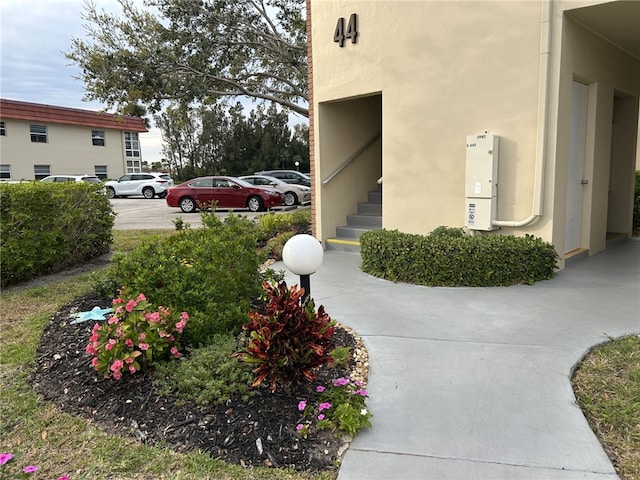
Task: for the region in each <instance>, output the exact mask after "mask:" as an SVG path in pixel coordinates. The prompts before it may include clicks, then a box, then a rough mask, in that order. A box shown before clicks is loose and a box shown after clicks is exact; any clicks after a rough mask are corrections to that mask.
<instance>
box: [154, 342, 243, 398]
mask: <svg viewBox="0 0 640 480" xmlns="http://www.w3.org/2000/svg"><path fill="white" fill-rule="evenodd" d="M238 348H239V344H238V341H237V340H236V339H235V338H234V337H233V336H231V335H216V336H214V337H213V340H212V344H211V345H209V346H206V347H202V348H198V349H196V350H193V351H192V352H191V353H190V355H189V356H188V357H185V358H184V359H183V361H181V362H179V363H171V364H166V365H163V366H160V367H158V369H157V375H156V380H155V386H156V388H157V389H158V391H159V393H161V394H163V395H167V394H169V393H171V392H175V393H176V394H177V395H178V398H179V399H180V401H183V402H184V401H193V402H195V403H197V404H198V405H202V406H207V405H216V404H220V403H224V402H225V401H227V400H228V399H229V398H231V396H232V395H233V394H241V395H244V396H246V397H248V396H250V395H252V394H253V393H252V392H251V391H250V384H251V380H252V379H253V375H252V374H251V368H250V367H249V366H248V365H246V364H244V363H241V362H238V360H237V359H236V358H234V357H233V356H232V355H233V353H234V352H236V351H237V350H238Z"/></svg>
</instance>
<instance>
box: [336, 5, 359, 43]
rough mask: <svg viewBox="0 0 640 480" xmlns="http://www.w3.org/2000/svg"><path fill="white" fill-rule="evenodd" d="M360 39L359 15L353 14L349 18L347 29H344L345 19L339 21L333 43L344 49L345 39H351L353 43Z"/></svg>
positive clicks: (341, 18)
mask: <svg viewBox="0 0 640 480" xmlns="http://www.w3.org/2000/svg"><path fill="white" fill-rule="evenodd" d="M357 38H358V14H356V13H352V14H351V16H350V17H349V23H348V24H347V29H346V30H345V28H344V17H340V18H339V19H338V23H337V24H336V30H335V32H333V41H334V42H336V43H337V44H338V45H340V46H341V47H344V41H345V39H351V43H356V41H357Z"/></svg>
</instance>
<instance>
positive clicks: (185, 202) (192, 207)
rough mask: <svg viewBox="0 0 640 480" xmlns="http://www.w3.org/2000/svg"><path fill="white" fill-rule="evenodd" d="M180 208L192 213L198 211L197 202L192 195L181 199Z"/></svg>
mask: <svg viewBox="0 0 640 480" xmlns="http://www.w3.org/2000/svg"><path fill="white" fill-rule="evenodd" d="M180 210H182V211H183V212H184V213H192V212H195V211H196V202H194V201H193V198H191V197H184V198H181V199H180Z"/></svg>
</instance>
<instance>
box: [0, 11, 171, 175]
mask: <svg viewBox="0 0 640 480" xmlns="http://www.w3.org/2000/svg"><path fill="white" fill-rule="evenodd" d="M95 2H96V5H98V6H100V7H103V8H104V9H105V10H111V9H113V10H114V11H118V9H119V5H118V3H117V2H116V0H95ZM83 8H84V0H29V1H25V0H0V96H1V97H2V98H7V99H11V100H21V101H25V102H33V103H43V104H47V105H56V106H60V107H70V108H81V109H85V110H93V111H99V110H104V109H105V108H106V105H104V104H101V103H99V102H95V101H93V102H85V101H83V100H82V99H83V97H84V95H85V89H84V83H83V82H82V81H81V80H78V79H77V78H74V77H79V76H80V69H79V68H78V67H77V66H75V65H72V64H71V62H70V61H69V60H68V59H67V58H65V56H64V52H68V51H70V50H71V39H72V38H74V37H77V38H84V35H85V32H84V27H83V20H82V18H81V14H82V12H83ZM140 144H141V148H142V160H144V161H147V162H149V163H150V164H151V163H153V162H156V161H160V159H161V158H162V155H161V149H162V137H161V135H160V131H159V130H158V129H156V128H152V129H150V131H149V133H142V134H140Z"/></svg>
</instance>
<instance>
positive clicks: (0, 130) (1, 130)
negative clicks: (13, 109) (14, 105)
mask: <svg viewBox="0 0 640 480" xmlns="http://www.w3.org/2000/svg"><path fill="white" fill-rule="evenodd" d="M6 134H7V128H6V127H5V125H4V122H0V137H4V136H5V135H6Z"/></svg>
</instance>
